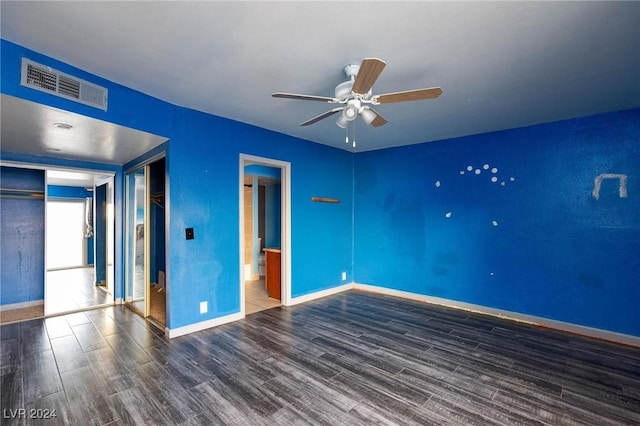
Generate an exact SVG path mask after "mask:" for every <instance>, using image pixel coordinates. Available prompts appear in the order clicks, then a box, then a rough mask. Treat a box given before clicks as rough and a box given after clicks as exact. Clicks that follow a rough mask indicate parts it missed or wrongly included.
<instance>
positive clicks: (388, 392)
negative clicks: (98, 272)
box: [0, 291, 640, 425]
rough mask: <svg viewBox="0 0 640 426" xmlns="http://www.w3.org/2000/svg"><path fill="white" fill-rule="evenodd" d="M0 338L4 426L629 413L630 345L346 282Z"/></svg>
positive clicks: (635, 404) (639, 379)
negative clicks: (276, 299)
mask: <svg viewBox="0 0 640 426" xmlns="http://www.w3.org/2000/svg"><path fill="white" fill-rule="evenodd" d="M0 338H1V339H2V341H1V373H2V383H1V385H2V388H1V392H2V416H3V418H2V421H1V423H2V424H3V425H4V424H7V425H8V424H32V423H34V422H35V420H34V419H30V418H29V417H30V416H32V415H35V416H38V415H40V416H43V415H45V414H47V412H46V410H55V415H56V417H55V418H54V419H52V420H48V421H43V422H42V423H44V424H77V425H104V424H114V425H115V424H154V425H155V424H204V425H211V424H239V425H253V424H257V425H261V424H278V425H290V424H330V425H342V424H345V425H357V424H362V425H371V424H403V425H404V424H420V425H425V424H427V425H428V424H464V425H467V424H480V425H487V424H548V425H562V424H589V425H608V424H638V423H640V349H638V348H634V347H629V346H623V345H618V344H613V343H607V342H603V341H599V340H594V339H589V338H585V337H581V336H576V335H571V334H565V333H562V332H557V331H553V330H547V329H540V328H537V327H534V326H530V325H525V324H519V323H514V322H509V321H504V320H500V319H496V318H492V317H487V316H482V315H476V314H471V313H467V312H462V311H456V310H450V309H446V308H443V307H438V306H431V305H426V304H421V303H417V302H411V301H407V300H403V299H397V298H392V297H386V296H380V295H374V294H370V293H364V292H358V291H350V292H346V293H341V294H339V295H335V296H331V297H327V298H325V299H322V300H319V301H314V302H310V303H307V304H304V305H299V306H295V307H291V308H274V309H270V310H266V311H262V312H259V313H256V314H253V315H251V316H249V317H247V318H246V319H245V320H242V321H238V322H235V323H232V324H227V325H224V326H220V327H217V328H214V329H209V330H205V331H201V332H198V333H194V334H191V335H188V336H183V337H179V338H176V339H172V340H170V341H169V340H167V339H165V338H164V337H163V336H162V335H161V334H160V332H159V331H158V330H157V329H156V328H155V327H153V326H152V325H150V324H147V323H146V322H145V321H143V320H142V319H141V318H139V317H138V316H136V315H135V314H133V313H132V312H130V311H128V310H126V309H125V308H123V307H119V306H118V307H110V308H104V309H99V310H93V311H87V312H83V313H74V314H69V315H66V316H60V317H55V318H49V319H46V320H42V319H40V320H31V321H26V322H22V323H16V324H9V325H4V326H2V327H1V328H0ZM18 409H26V411H25V412H24V417H27V419H24V418H20V419H19V418H16V417H17V416H16V413H20V412H19V411H15V410H18ZM30 410H33V411H30ZM38 410H40V411H38ZM48 414H51V411H49V412H48ZM11 417H13V418H11Z"/></svg>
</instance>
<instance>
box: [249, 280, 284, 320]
mask: <svg viewBox="0 0 640 426" xmlns="http://www.w3.org/2000/svg"><path fill="white" fill-rule="evenodd" d="M244 286H245V287H244V291H245V293H244V296H245V297H244V299H245V303H244V309H245V314H246V315H250V314H255V313H256V312H260V311H264V310H265V309H271V308H275V307H277V306H280V305H281V304H282V302H281V301H280V300H277V299H272V298H270V297H269V295H268V294H267V290H266V288H265V285H264V278H261V279H259V280H257V281H245V283H244Z"/></svg>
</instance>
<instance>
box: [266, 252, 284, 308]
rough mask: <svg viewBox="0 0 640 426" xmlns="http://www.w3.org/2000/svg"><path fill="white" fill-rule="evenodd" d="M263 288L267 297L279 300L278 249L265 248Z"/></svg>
mask: <svg viewBox="0 0 640 426" xmlns="http://www.w3.org/2000/svg"><path fill="white" fill-rule="evenodd" d="M264 252H265V262H264V263H265V267H266V271H265V286H266V287H267V293H268V294H269V297H271V298H273V299H278V300H280V297H281V295H280V249H273V248H266V249H264Z"/></svg>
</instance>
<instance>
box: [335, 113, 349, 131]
mask: <svg viewBox="0 0 640 426" xmlns="http://www.w3.org/2000/svg"><path fill="white" fill-rule="evenodd" d="M336 124H337V125H338V127H341V128H343V129H346V128H347V126H348V125H349V122H348V121H347V120H346V119H345V118H344V117H343V116H342V114H341V115H340V116H339V117H338V119H337V120H336Z"/></svg>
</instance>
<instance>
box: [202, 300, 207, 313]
mask: <svg viewBox="0 0 640 426" xmlns="http://www.w3.org/2000/svg"><path fill="white" fill-rule="evenodd" d="M208 310H209V309H208V307H207V301H206V300H205V301H204V302H200V313H201V314H206V313H207V311H208Z"/></svg>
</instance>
